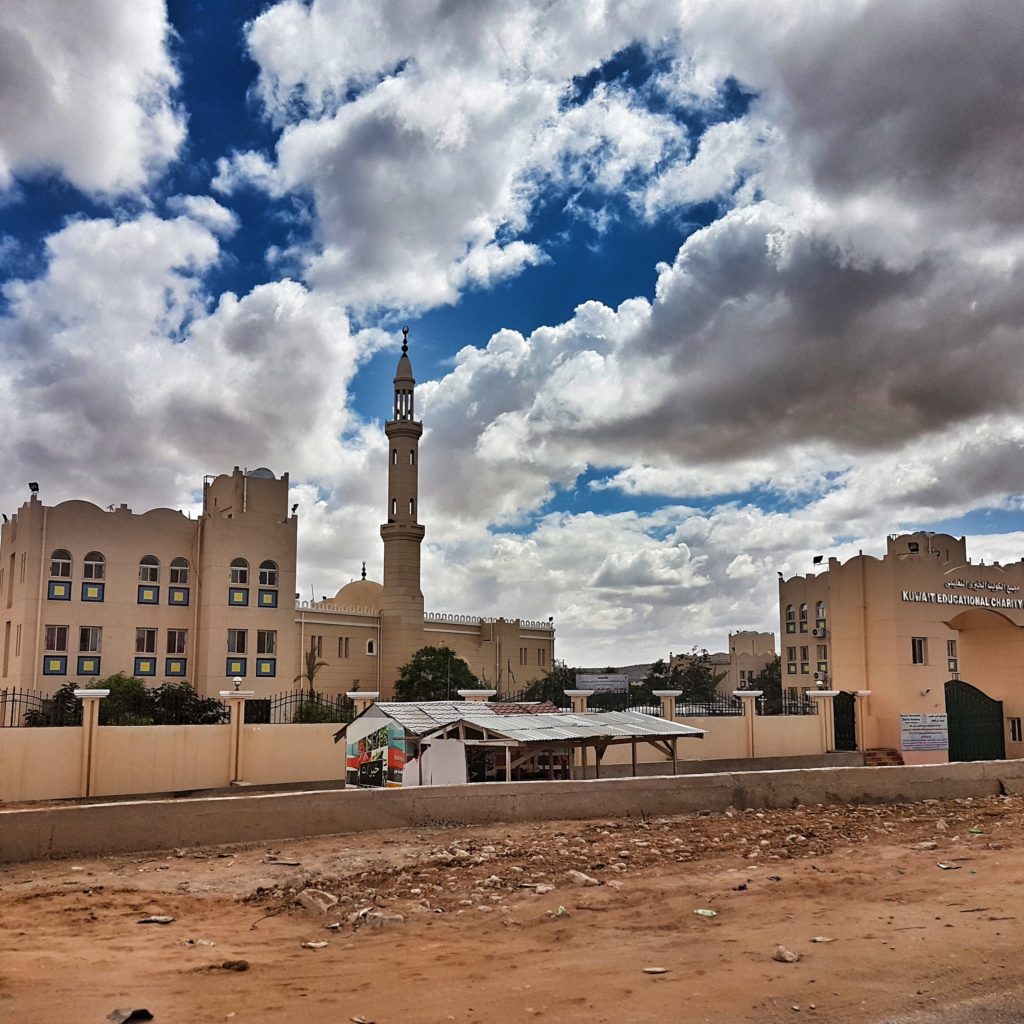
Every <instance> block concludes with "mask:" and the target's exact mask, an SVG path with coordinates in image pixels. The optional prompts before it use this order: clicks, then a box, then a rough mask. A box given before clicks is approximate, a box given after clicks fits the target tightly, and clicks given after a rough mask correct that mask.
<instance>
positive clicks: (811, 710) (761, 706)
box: [757, 697, 818, 715]
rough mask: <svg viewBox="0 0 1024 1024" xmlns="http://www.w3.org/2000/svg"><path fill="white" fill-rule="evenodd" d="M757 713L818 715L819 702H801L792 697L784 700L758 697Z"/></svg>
mask: <svg viewBox="0 0 1024 1024" xmlns="http://www.w3.org/2000/svg"><path fill="white" fill-rule="evenodd" d="M757 713H758V714H759V715H816V714H817V713H818V702H817V701H816V700H799V699H794V698H792V697H783V698H782V700H769V699H768V698H767V697H758V699H757Z"/></svg>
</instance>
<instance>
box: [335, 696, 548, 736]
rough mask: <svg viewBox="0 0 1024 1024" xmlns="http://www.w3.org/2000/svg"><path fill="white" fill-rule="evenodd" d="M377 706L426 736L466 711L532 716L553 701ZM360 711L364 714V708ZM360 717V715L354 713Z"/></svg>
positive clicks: (406, 727)
mask: <svg viewBox="0 0 1024 1024" xmlns="http://www.w3.org/2000/svg"><path fill="white" fill-rule="evenodd" d="M370 707H372V708H379V709H380V710H381V711H383V712H384V714H385V715H387V716H388V718H390V719H391V720H392V721H394V722H397V723H398V724H399V725H400V726H401V727H402V728H403V729H404V730H405V731H406V732H407V733H409V734H410V735H411V736H425V735H426V734H427V733H431V732H435V731H436V730H437V729H438V728H443V727H444V726H446V725H450V724H451V723H452V722H458V721H459V720H460V719H462V718H465V717H466V715H467V714H471V715H483V716H486V717H488V718H500V719H501V720H502V721H505V720H507V718H509V717H513V718H514V717H517V716H519V715H529V716H530V717H531V718H532V717H534V712H533V708H534V707H536V708H538V709H542V710H545V711H546V710H549V709H550V708H552V707H553V705H551V704H548V703H547V702H546V701H544V702H540V703H537V704H535V705H531V704H530V703H528V702H517V703H503V704H492V703H490V702H487V701H479V700H425V701H378V702H377V703H375V704H372V705H370ZM363 714H366V712H365V711H364V712H363ZM357 717H359V718H361V717H362V715H360V716H357ZM351 724H352V723H351V722H349V723H347V724H346V725H345V726H344V727H343V728H341V729H339V730H338V733H337V735H338V736H340V735H344V732H345V729H347V728H348V726H349V725H351Z"/></svg>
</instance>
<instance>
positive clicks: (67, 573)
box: [50, 548, 71, 580]
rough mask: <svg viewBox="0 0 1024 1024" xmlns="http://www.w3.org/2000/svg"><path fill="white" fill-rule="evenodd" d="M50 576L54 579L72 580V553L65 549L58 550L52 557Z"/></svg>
mask: <svg viewBox="0 0 1024 1024" xmlns="http://www.w3.org/2000/svg"><path fill="white" fill-rule="evenodd" d="M50 576H51V577H53V578H54V579H59V580H69V579H71V552H70V551H65V550H64V548H57V550H56V551H54V552H53V554H52V555H50Z"/></svg>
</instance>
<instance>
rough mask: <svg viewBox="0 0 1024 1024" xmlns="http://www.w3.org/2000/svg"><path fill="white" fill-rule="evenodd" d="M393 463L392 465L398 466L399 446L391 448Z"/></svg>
mask: <svg viewBox="0 0 1024 1024" xmlns="http://www.w3.org/2000/svg"><path fill="white" fill-rule="evenodd" d="M391 465H392V466H397V465H398V449H397V448H392V449H391Z"/></svg>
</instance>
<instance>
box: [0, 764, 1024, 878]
mask: <svg viewBox="0 0 1024 1024" xmlns="http://www.w3.org/2000/svg"><path fill="white" fill-rule="evenodd" d="M1002 792H1013V793H1024V761H975V762H964V763H959V764H943V765H915V766H910V767H884V768H806V769H797V770H792V771H777V772H730V773H722V774H714V775H710V774H709V775H687V776H682V777H671V776H667V777H666V776H660V777H657V778H636V779H587V780H580V781H574V782H509V783H476V784H471V785H464V786H423V787H416V788H413V789H385V790H368V789H364V790H352V789H348V790H332V791H324V790H316V791H312V792H305V793H287V794H279V793H264V794H259V795H252V794H250V795H244V796H236V797H201V798H192V799H181V800H140V801H124V802H119V803H95V804H84V805H76V806H70V807H68V806H65V807H30V808H25V809H11V810H0V862H5V861H6V862H12V861H26V860H38V859H41V858H47V857H72V856H75V857H87V856H97V855H100V854H115V853H135V852H141V851H145V850H167V849H174V848H177V847H192V846H212V845H219V844H228V843H263V842H268V841H279V840H285V839H299V838H306V837H310V836H324V835H343V834H346V833H353V832H366V831H374V830H377V829H388V828H406V827H419V828H422V827H429V826H432V825H482V824H492V823H495V822H524V821H551V820H565V819H594V818H615V817H635V816H637V815H644V816H659V815H667V814H688V813H693V812H696V811H701V810H711V811H720V810H724V809H725V808H727V807H730V806H732V807H737V808H744V807H791V806H796V805H797V804H846V803H849V804H863V803H905V802H912V801H920V800H926V799H931V798H935V799H950V798H955V797H956V798H963V797H981V796H993V795H997V794H999V793H1002Z"/></svg>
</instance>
